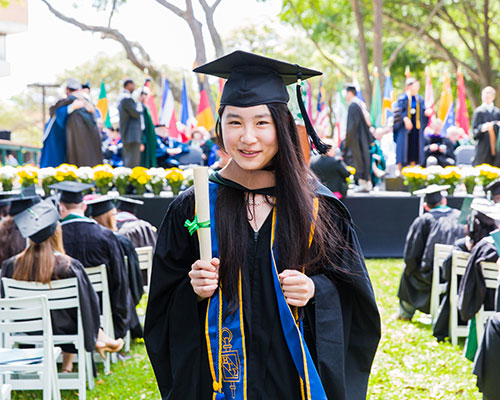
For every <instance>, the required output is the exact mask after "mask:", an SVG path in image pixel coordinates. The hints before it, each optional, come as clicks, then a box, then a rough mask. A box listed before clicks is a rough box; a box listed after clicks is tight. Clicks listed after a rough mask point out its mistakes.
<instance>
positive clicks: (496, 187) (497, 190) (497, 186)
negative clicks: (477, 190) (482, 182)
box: [486, 179, 500, 196]
mask: <svg viewBox="0 0 500 400" xmlns="http://www.w3.org/2000/svg"><path fill="white" fill-rule="evenodd" d="M486 190H487V191H489V192H491V195H492V196H497V195H499V194H500V179H497V180H495V181H493V182H491V183H490V184H489V185H488V186H486Z"/></svg>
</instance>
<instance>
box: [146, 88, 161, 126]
mask: <svg viewBox="0 0 500 400" xmlns="http://www.w3.org/2000/svg"><path fill="white" fill-rule="evenodd" d="M144 86H145V87H147V88H148V89H149V94H148V95H147V96H146V100H145V101H144V104H146V106H147V107H148V110H149V114H151V119H152V120H153V124H155V125H158V111H157V110H156V102H155V94H154V92H153V88H152V87H151V78H147V79H146V82H144Z"/></svg>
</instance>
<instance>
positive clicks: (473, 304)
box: [458, 236, 498, 321]
mask: <svg viewBox="0 0 500 400" xmlns="http://www.w3.org/2000/svg"><path fill="white" fill-rule="evenodd" d="M497 260H498V254H497V250H496V248H495V245H494V244H493V240H492V239H491V238H490V237H489V236H487V237H485V238H484V239H481V240H480V241H479V242H478V243H477V244H476V245H475V246H474V248H473V249H472V251H471V253H470V257H469V261H468V263H467V268H466V270H465V274H464V276H463V278H462V280H461V281H460V286H459V288H458V311H459V312H460V317H461V318H462V320H464V321H468V320H469V319H471V318H472V317H473V316H474V315H476V313H477V312H478V311H479V309H480V308H481V306H482V305H483V304H484V307H485V310H493V309H494V303H495V291H494V290H491V289H487V288H486V285H485V283H484V277H483V272H482V271H481V264H480V263H481V262H482V261H489V262H496V261H497Z"/></svg>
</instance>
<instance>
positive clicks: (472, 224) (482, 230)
mask: <svg viewBox="0 0 500 400" xmlns="http://www.w3.org/2000/svg"><path fill="white" fill-rule="evenodd" d="M490 206H491V203H490V202H489V201H488V200H486V199H483V198H474V199H473V200H472V203H471V204H470V206H469V210H468V211H469V212H470V214H469V215H468V216H467V223H466V224H465V237H463V238H460V239H457V240H456V241H455V243H453V250H452V251H451V253H450V254H449V256H448V257H447V258H446V259H445V260H444V261H443V265H442V266H441V282H443V283H446V291H445V294H444V296H443V299H442V300H441V304H440V307H439V313H438V316H437V318H436V322H435V324H434V327H433V335H434V336H435V337H436V338H437V339H438V340H439V341H441V340H444V338H446V337H448V335H449V321H450V286H449V282H450V277H451V262H452V256H453V251H455V250H458V251H463V252H467V253H470V252H471V251H472V249H473V248H474V247H475V246H476V244H478V243H479V242H480V241H481V240H482V239H483V238H485V237H487V236H488V235H489V234H490V232H492V231H494V230H495V229H497V227H498V225H497V222H496V221H495V219H493V218H496V212H495V209H493V213H491V207H490ZM462 211H463V212H464V211H467V210H462ZM461 280H462V277H461V276H458V282H457V287H459V286H460V282H461ZM458 319H459V321H458V323H459V324H460V325H467V323H466V322H465V321H462V320H461V319H460V315H459V316H458Z"/></svg>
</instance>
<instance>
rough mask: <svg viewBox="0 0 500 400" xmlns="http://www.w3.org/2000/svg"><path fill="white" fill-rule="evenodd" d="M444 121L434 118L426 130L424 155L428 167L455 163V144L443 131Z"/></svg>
mask: <svg viewBox="0 0 500 400" xmlns="http://www.w3.org/2000/svg"><path fill="white" fill-rule="evenodd" d="M442 129H443V122H442V121H441V120H440V119H439V118H434V119H433V120H432V122H431V124H430V126H429V127H428V128H426V131H425V146H424V157H425V163H424V165H425V166H426V167H429V166H431V165H440V166H441V167H447V166H449V165H455V160H456V157H455V153H454V148H453V144H452V143H451V141H450V140H449V139H448V138H447V137H446V136H445V133H446V132H443V131H442Z"/></svg>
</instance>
